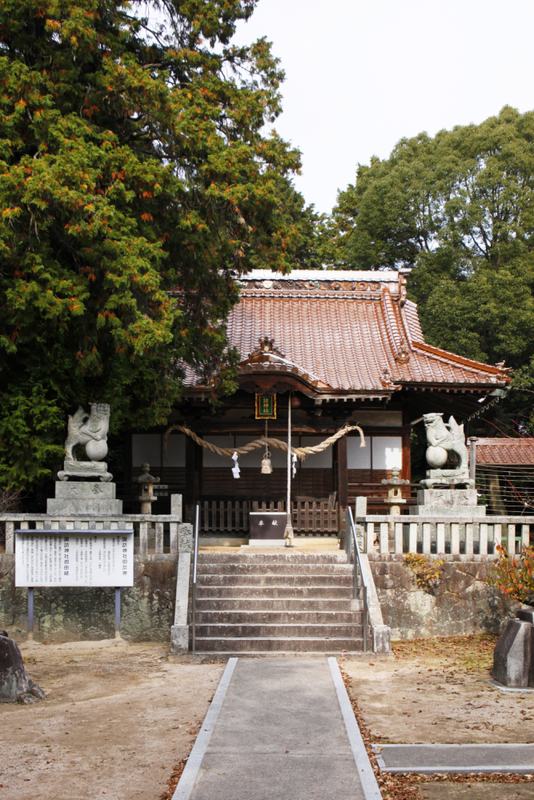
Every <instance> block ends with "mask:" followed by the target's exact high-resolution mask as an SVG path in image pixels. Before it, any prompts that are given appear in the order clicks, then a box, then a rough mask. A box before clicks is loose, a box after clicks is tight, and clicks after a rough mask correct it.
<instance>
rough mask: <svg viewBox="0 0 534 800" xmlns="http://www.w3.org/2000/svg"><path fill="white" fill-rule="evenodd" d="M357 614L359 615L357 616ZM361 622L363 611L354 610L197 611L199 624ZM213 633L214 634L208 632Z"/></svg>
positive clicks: (332, 623) (351, 623) (348, 623)
mask: <svg viewBox="0 0 534 800" xmlns="http://www.w3.org/2000/svg"><path fill="white" fill-rule="evenodd" d="M356 614H357V615H358V616H357V617H356ZM356 620H357V622H358V624H361V612H353V611H346V610H345V611H309V610H306V611H271V610H267V609H265V608H262V609H261V610H259V611H250V610H249V609H248V608H247V610H246V611H245V610H243V609H239V610H237V611H220V610H218V611H214V610H211V609H210V610H208V611H197V615H196V622H197V626H198V627H200V626H202V625H210V626H214V625H266V624H268V625H353V624H354V623H355V621H356ZM206 635H208V636H209V635H212V634H206Z"/></svg>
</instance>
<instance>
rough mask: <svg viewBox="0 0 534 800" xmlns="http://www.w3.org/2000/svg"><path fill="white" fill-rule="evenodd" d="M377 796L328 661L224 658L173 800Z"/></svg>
mask: <svg viewBox="0 0 534 800" xmlns="http://www.w3.org/2000/svg"><path fill="white" fill-rule="evenodd" d="M214 798H217V800H260V799H261V800H264V798H269V800H288V798H291V800H310V798H317V800H326V799H327V798H328V800H331V799H332V798H343V800H380V798H381V794H380V791H379V789H378V786H377V783H376V780H375V777H374V774H373V771H372V768H371V765H370V763H369V759H368V757H367V754H366V752H365V747H364V745H363V741H362V739H361V736H360V732H359V730H358V726H357V724H356V721H355V719H354V714H353V713H352V708H351V706H350V701H349V699H348V697H347V693H346V691H345V687H344V685H343V681H342V679H341V674H340V672H339V667H338V665H337V661H336V659H335V658H329V659H326V658H313V659H304V658H303V659H301V658H298V659H297V658H287V659H286V658H272V659H269V658H261V659H237V658H233V659H230V661H229V662H228V666H227V668H226V670H225V672H224V675H223V677H222V679H221V682H220V684H219V688H218V690H217V692H216V694H215V697H214V698H213V701H212V704H211V706H210V710H209V712H208V714H207V715H206V719H205V720H204V723H203V725H202V728H201V731H200V733H199V735H198V738H197V740H196V742H195V746H194V748H193V750H192V752H191V755H190V756H189V759H188V762H187V765H186V768H185V770H184V772H183V775H182V777H181V779H180V782H179V784H178V786H177V788H176V791H175V793H174V798H173V800H214Z"/></svg>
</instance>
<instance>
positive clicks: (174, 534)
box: [0, 513, 191, 555]
mask: <svg viewBox="0 0 534 800" xmlns="http://www.w3.org/2000/svg"><path fill="white" fill-rule="evenodd" d="M0 521H5V525H6V544H5V552H6V554H8V555H9V554H13V553H14V552H15V536H14V531H15V528H20V529H21V530H30V531H31V530H35V531H36V532H37V531H47V530H49V531H54V530H76V531H84V530H87V531H88V530H101V531H114V530H119V529H121V530H123V529H125V528H129V529H133V532H134V552H135V553H136V554H140V555H145V554H146V555H148V554H156V555H163V554H164V553H169V554H171V555H174V554H176V553H178V552H179V551H180V550H181V549H182V548H181V546H180V540H181V537H184V536H185V537H187V536H190V532H189V531H190V528H191V526H190V525H184V524H183V523H182V519H181V517H179V516H176V515H172V514H166V515H163V514H121V515H120V516H117V517H109V516H107V517H106V516H98V515H93V516H87V517H83V516H77V517H76V518H74V517H70V518H69V517H65V516H63V517H58V516H50V515H47V514H17V513H14V514H9V515H7V514H6V515H4V516H0Z"/></svg>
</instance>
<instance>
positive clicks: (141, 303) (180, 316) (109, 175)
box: [0, 0, 313, 487]
mask: <svg viewBox="0 0 534 800" xmlns="http://www.w3.org/2000/svg"><path fill="white" fill-rule="evenodd" d="M254 5H255V0H159V1H158V0H147V2H143V3H142V4H139V6H138V7H137V10H138V13H139V15H142V14H146V13H147V11H146V9H148V11H149V12H150V14H151V16H152V18H153V16H154V15H153V12H154V11H156V12H157V15H159V17H158V16H156V18H159V19H161V20H162V22H161V23H158V24H154V23H151V22H150V19H149V18H148V16H147V18H142V17H141V16H136V15H135V13H134V12H135V10H136V9H135V7H134V8H133V9H132V6H131V4H129V3H128V2H126V0H3V2H2V3H1V5H0V84H1V92H0V175H1V181H0V200H1V219H0V304H1V307H2V313H1V317H0V375H1V382H0V483H1V484H3V485H4V486H11V487H19V486H23V485H25V486H27V485H29V483H31V481H33V480H35V479H36V478H38V477H39V476H40V475H43V474H46V473H47V472H48V471H49V468H50V464H51V461H52V460H53V459H56V460H57V459H58V458H60V457H61V455H62V448H61V447H60V443H61V440H62V437H63V435H64V428H65V418H66V417H65V414H66V411H67V410H73V409H75V408H76V406H77V404H78V403H82V404H87V403H88V402H90V401H95V400H97V401H99V402H109V403H111V405H112V425H113V430H115V431H117V430H119V429H121V428H124V427H126V426H127V427H133V428H135V427H146V426H151V425H155V424H162V423H164V421H165V419H166V416H167V414H168V413H169V410H170V408H171V406H172V404H173V402H174V401H175V400H176V398H177V396H178V394H179V391H180V385H181V383H180V381H181V378H182V377H183V374H184V366H185V365H186V364H189V365H192V366H194V367H195V368H197V369H198V370H200V371H201V372H202V373H203V374H204V376H205V377H208V378H209V377H213V376H215V375H216V376H217V381H218V383H217V389H218V390H220V391H224V390H225V388H226V389H227V388H228V386H229V385H230V386H231V377H232V365H233V363H234V362H235V359H236V354H234V353H230V352H227V351H226V337H225V330H224V321H225V319H226V316H227V314H228V311H229V310H230V308H231V307H232V305H233V303H235V301H236V299H237V289H236V283H235V278H236V277H238V276H239V274H241V273H242V272H246V271H247V270H249V269H251V268H253V267H257V266H267V265H268V266H270V267H272V268H273V269H278V270H282V271H287V270H288V269H289V268H290V266H291V264H292V261H293V259H294V257H295V255H298V257H299V258H300V259H302V258H304V257H305V253H306V247H307V245H306V241H307V238H308V236H309V229H310V225H313V215H312V214H311V212H310V211H309V210H306V209H304V205H303V201H302V198H301V197H300V196H298V195H297V194H296V192H295V191H294V189H293V187H292V185H291V183H290V177H291V175H292V173H293V172H294V171H295V170H297V169H298V168H299V153H298V152H297V151H295V150H293V149H291V148H290V147H289V146H288V145H287V144H286V143H285V142H283V141H282V140H281V139H280V138H279V137H278V136H277V135H276V134H275V133H273V134H272V135H270V136H264V135H263V134H262V128H263V126H264V125H265V123H266V122H268V121H272V120H274V118H275V117H276V116H277V115H278V113H279V112H280V96H279V92H278V89H279V84H280V81H281V80H282V77H283V73H281V71H280V70H279V67H278V64H277V61H276V59H274V58H273V57H272V55H271V53H270V49H269V45H268V44H267V43H266V42H265V41H264V40H260V41H258V42H256V43H255V44H253V45H251V46H250V47H235V46H233V45H231V44H230V39H231V36H232V34H233V32H234V28H235V24H236V22H237V21H238V20H240V19H246V18H248V17H249V16H250V14H251V13H252V11H253V8H254ZM170 290H176V291H175V292H174V293H173V294H169V291H170ZM229 381H230V383H229Z"/></svg>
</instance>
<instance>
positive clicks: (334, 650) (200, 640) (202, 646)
mask: <svg viewBox="0 0 534 800" xmlns="http://www.w3.org/2000/svg"><path fill="white" fill-rule="evenodd" d="M362 646H363V640H362V639H361V638H358V639H356V638H350V639H336V638H335V637H326V638H325V637H323V638H321V639H318V638H305V637H294V636H292V637H288V638H284V637H282V636H279V637H267V638H259V637H253V638H241V637H228V638H224V639H220V638H218V637H214V638H209V637H197V639H196V650H197V652H198V653H210V654H216V653H225V654H227V655H230V654H233V653H237V654H238V653H247V652H250V651H253V652H255V653H263V654H265V653H269V654H270V653H271V651H274V652H278V653H297V652H298V653H331V654H338V655H339V654H341V653H348V652H361V651H362Z"/></svg>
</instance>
